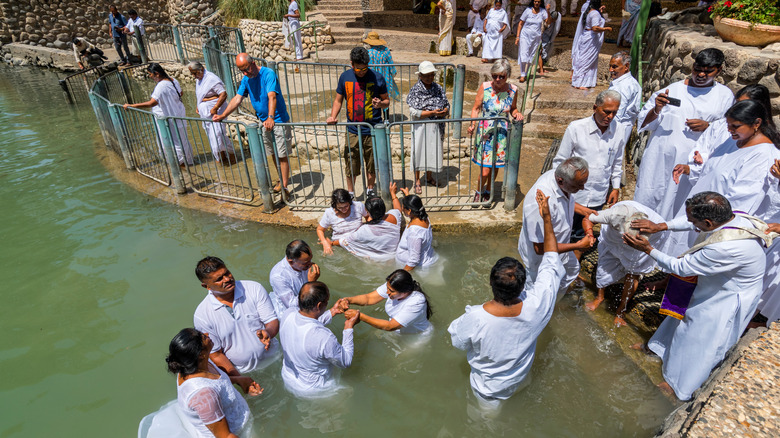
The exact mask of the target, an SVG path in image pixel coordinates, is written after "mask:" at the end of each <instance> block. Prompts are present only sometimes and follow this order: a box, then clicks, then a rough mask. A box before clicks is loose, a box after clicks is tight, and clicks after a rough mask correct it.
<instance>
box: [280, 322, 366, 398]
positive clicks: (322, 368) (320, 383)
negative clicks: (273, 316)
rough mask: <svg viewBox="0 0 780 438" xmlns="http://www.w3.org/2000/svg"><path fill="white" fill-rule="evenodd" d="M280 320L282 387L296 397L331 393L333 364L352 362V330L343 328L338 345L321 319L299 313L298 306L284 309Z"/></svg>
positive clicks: (333, 386)
mask: <svg viewBox="0 0 780 438" xmlns="http://www.w3.org/2000/svg"><path fill="white" fill-rule="evenodd" d="M325 313H330V312H325ZM280 320H281V325H280V328H279V339H280V340H281V341H282V348H284V361H283V363H282V380H284V386H285V387H286V388H287V390H288V391H290V392H292V393H293V394H294V395H296V396H298V397H317V396H327V395H330V394H332V390H333V389H336V387H337V386H338V382H337V381H336V379H335V377H334V376H333V372H332V368H333V366H334V365H335V366H337V367H339V368H348V367H349V366H350V365H351V364H352V356H353V353H354V351H355V347H354V344H353V341H352V336H353V330H352V329H345V330H344V333H343V337H342V343H343V344H339V341H338V339H336V336H335V335H334V334H333V333H332V332H331V331H330V330H328V329H327V328H326V327H325V326H324V325H323V324H322V322H320V321H318V320H316V319H312V318H308V317H306V316H303V315H301V314H300V312H299V311H298V309H293V308H291V309H287V311H285V313H284V314H283V315H282V317H281V319H280Z"/></svg>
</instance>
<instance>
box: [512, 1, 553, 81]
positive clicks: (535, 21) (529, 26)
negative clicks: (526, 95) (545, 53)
mask: <svg viewBox="0 0 780 438" xmlns="http://www.w3.org/2000/svg"><path fill="white" fill-rule="evenodd" d="M543 3H544V2H543V1H542V0H534V3H533V7H530V8H527V9H526V10H525V11H524V12H523V15H522V17H521V18H520V22H519V24H518V27H517V38H516V39H515V45H518V46H520V48H519V49H518V50H517V65H519V66H520V82H525V77H526V75H527V73H528V67H529V66H530V65H531V63H532V62H533V60H534V55H536V49H537V48H538V47H539V44H540V43H541V42H542V26H543V25H545V24H546V25H549V24H550V23H551V22H552V18H551V17H550V5H546V6H545V9H542V4H543Z"/></svg>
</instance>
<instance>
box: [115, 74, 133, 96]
mask: <svg viewBox="0 0 780 438" xmlns="http://www.w3.org/2000/svg"><path fill="white" fill-rule="evenodd" d="M117 75H118V76H119V85H121V86H122V94H124V95H125V103H131V102H130V100H131V99H130V83H129V82H128V81H127V75H126V74H125V72H119V73H118V74H117Z"/></svg>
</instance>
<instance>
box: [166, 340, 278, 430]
mask: <svg viewBox="0 0 780 438" xmlns="http://www.w3.org/2000/svg"><path fill="white" fill-rule="evenodd" d="M213 346H214V343H213V342H212V341H211V339H209V335H208V334H205V333H201V332H199V331H198V330H195V329H194V328H186V329H184V330H182V331H180V332H179V333H178V334H177V335H176V336H175V337H174V338H173V340H171V344H170V346H169V347H168V350H169V354H168V357H166V358H165V362H167V363H168V371H170V372H171V373H173V374H176V390H177V393H178V405H179V409H180V410H181V412H182V413H183V416H184V417H185V418H186V420H187V421H188V422H189V423H190V424H191V425H192V426H193V427H194V428H195V431H196V433H197V435H195V436H196V437H198V438H207V437H217V438H228V437H236V436H237V435H238V434H239V432H241V431H242V430H244V429H247V428H248V427H249V426H250V421H249V420H250V419H251V417H252V414H251V413H250V412H249V406H248V405H247V403H246V400H244V398H243V397H242V396H241V394H240V393H239V392H238V391H237V390H236V388H235V387H234V386H233V385H234V384H236V385H238V386H240V387H241V389H243V390H244V392H245V393H247V394H249V395H252V396H254V395H260V394H262V392H263V388H261V387H260V385H258V384H257V382H255V381H254V380H252V378H251V377H246V376H228V375H227V374H226V373H225V372H224V371H223V370H221V369H220V368H218V367H217V366H216V365H215V364H214V362H212V361H211V360H210V359H209V353H210V352H211V348H212V347H213Z"/></svg>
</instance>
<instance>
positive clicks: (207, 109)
mask: <svg viewBox="0 0 780 438" xmlns="http://www.w3.org/2000/svg"><path fill="white" fill-rule="evenodd" d="M187 68H188V69H189V70H190V74H191V75H192V77H194V78H195V101H196V103H195V104H196V105H197V107H196V109H195V111H196V112H197V113H198V114H199V115H200V116H201V117H203V118H204V119H208V120H209V121H208V122H203V130H204V131H206V134H208V137H209V144H210V145H211V153H212V155H214V159H215V160H217V161H218V162H220V163H225V162H228V163H235V162H236V156H235V152H234V150H233V143H232V142H231V141H230V139H229V138H228V137H227V134H226V133H225V125H223V124H221V123H214V122H211V121H210V120H211V118H212V117H213V116H214V115H216V114H222V113H223V112H224V111H225V107H226V104H225V101H226V100H227V91H225V84H224V83H223V82H222V80H221V79H220V78H219V77H218V76H217V75H215V74H214V73H212V72H210V71H208V70H206V69H205V68H204V67H203V64H201V63H200V62H198V61H192V62H190V63H189V64H188V65H187Z"/></svg>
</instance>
